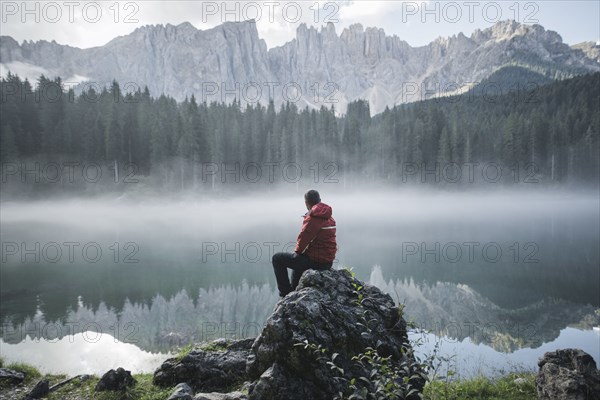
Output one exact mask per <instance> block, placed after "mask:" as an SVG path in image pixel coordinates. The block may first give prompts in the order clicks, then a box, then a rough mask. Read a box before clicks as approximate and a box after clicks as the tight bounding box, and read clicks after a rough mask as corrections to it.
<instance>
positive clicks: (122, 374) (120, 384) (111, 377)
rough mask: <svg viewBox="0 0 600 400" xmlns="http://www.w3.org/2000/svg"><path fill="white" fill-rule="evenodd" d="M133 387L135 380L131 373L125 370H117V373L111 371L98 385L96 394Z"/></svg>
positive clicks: (103, 376)
mask: <svg viewBox="0 0 600 400" xmlns="http://www.w3.org/2000/svg"><path fill="white" fill-rule="evenodd" d="M133 385H135V379H133V377H132V376H131V372H130V371H125V370H124V369H123V368H117V370H116V371H115V370H114V369H111V370H110V371H108V372H107V373H105V374H104V375H102V378H100V380H99V381H98V383H97V384H96V392H102V391H107V390H111V391H120V390H125V389H126V388H127V387H129V386H133Z"/></svg>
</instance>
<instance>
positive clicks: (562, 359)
mask: <svg viewBox="0 0 600 400" xmlns="http://www.w3.org/2000/svg"><path fill="white" fill-rule="evenodd" d="M538 366H539V367H540V371H539V372H538V375H537V377H536V387H537V394H538V399H540V400H554V399H562V400H600V371H598V369H597V368H596V362H595V361H594V359H593V358H592V356H590V355H589V354H587V353H586V352H584V351H583V350H579V349H565V350H557V351H554V352H549V353H546V354H544V357H542V359H541V360H540V361H539V362H538Z"/></svg>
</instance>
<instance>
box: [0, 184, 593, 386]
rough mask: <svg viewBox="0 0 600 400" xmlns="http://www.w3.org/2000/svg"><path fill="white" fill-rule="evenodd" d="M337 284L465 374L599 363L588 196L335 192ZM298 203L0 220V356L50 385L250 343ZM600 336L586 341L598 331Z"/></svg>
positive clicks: (49, 204)
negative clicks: (351, 275) (343, 281)
mask: <svg viewBox="0 0 600 400" xmlns="http://www.w3.org/2000/svg"><path fill="white" fill-rule="evenodd" d="M322 195H323V199H324V201H325V202H326V203H328V204H330V205H331V206H332V207H333V210H334V217H335V218H336V221H337V222H338V244H339V252H338V256H337V260H336V262H335V268H343V267H351V268H353V270H354V271H355V272H356V273H357V276H358V277H359V278H360V279H363V280H365V281H367V282H369V283H371V284H373V285H376V286H378V287H379V288H381V289H382V290H384V291H386V292H387V293H389V294H390V295H391V296H392V297H393V298H394V299H395V300H396V301H399V302H403V303H406V308H405V314H406V316H407V318H410V319H411V320H413V321H414V323H415V324H416V325H417V326H418V327H420V328H423V329H426V330H427V331H428V332H429V333H418V332H415V333H413V334H412V337H413V339H415V340H416V341H418V342H419V343H421V344H420V345H419V346H418V349H419V350H418V351H419V352H420V353H422V354H426V353H428V352H430V351H431V350H432V349H433V347H434V345H435V343H438V342H439V343H440V345H441V350H442V353H443V354H445V355H449V356H452V355H454V358H453V363H454V365H453V368H454V369H456V370H458V371H459V372H460V373H461V374H464V375H472V374H475V373H478V372H483V373H486V374H494V373H499V372H501V371H502V370H503V369H504V370H507V369H508V370H510V369H511V368H515V367H518V368H535V366H536V362H537V360H538V358H539V357H540V356H541V355H542V354H543V353H544V352H545V351H552V350H555V349H557V348H564V347H578V348H582V349H583V350H585V351H587V352H588V353H590V354H591V355H592V356H593V357H594V358H595V359H596V362H597V363H599V364H600V332H599V331H598V330H597V327H598V326H599V325H600V323H599V319H600V315H599V311H598V310H599V309H600V298H599V297H600V272H599V264H600V263H599V246H598V243H599V242H600V237H599V236H600V233H599V230H600V222H599V218H600V215H599V213H600V211H599V210H600V204H599V199H598V195H597V193H593V192H592V193H569V192H556V191H544V192H523V191H496V192H493V193H467V194H464V193H463V194H459V193H441V192H432V193H425V192H406V191H387V192H381V193H377V194H370V195H365V194H330V195H329V196H327V193H326V192H322ZM303 207H304V205H303V201H302V197H301V194H299V193H293V194H291V195H290V194H288V195H285V196H281V195H276V194H270V195H264V196H247V197H236V198H230V199H217V198H210V199H200V198H198V199H189V200H171V201H166V200H144V201H142V202H140V201H139V200H135V201H133V200H131V199H127V198H120V199H116V200H114V199H111V200H67V201H45V202H42V201H39V202H29V203H25V202H5V203H2V205H1V209H0V211H1V219H2V224H1V236H2V264H1V269H0V278H1V279H0V289H1V294H0V320H1V321H2V324H3V325H2V337H1V339H0V354H1V355H2V357H4V358H5V359H6V360H7V361H11V360H18V361H24V362H28V363H31V364H34V365H37V366H38V367H40V369H42V370H43V371H47V372H65V373H69V374H75V373H82V372H87V373H103V372H105V371H106V370H107V369H110V368H114V367H117V366H122V367H125V368H128V369H131V370H133V371H136V372H141V371H153V370H154V369H155V368H156V367H157V366H158V365H159V364H160V363H161V362H162V361H163V360H164V359H165V358H166V357H168V355H169V353H170V352H172V351H175V350H176V348H177V347H178V346H182V345H186V344H188V343H189V342H190V341H198V340H207V339H212V338H216V337H232V338H242V337H253V336H256V335H257V334H258V332H259V331H260V329H261V327H262V325H263V324H264V322H265V321H266V319H267V317H268V316H269V314H270V313H271V311H272V310H273V307H274V305H275V303H276V302H277V300H278V296H277V289H276V287H275V279H274V276H273V273H272V267H271V264H270V258H271V255H272V254H273V252H277V251H282V250H289V251H291V250H292V249H293V245H294V241H295V238H296V236H297V234H298V231H299V229H300V226H301V222H302V219H301V215H302V214H303V213H304V212H305V210H304V209H303ZM595 328H596V329H595Z"/></svg>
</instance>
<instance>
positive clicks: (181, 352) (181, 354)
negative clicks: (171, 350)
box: [174, 343, 194, 362]
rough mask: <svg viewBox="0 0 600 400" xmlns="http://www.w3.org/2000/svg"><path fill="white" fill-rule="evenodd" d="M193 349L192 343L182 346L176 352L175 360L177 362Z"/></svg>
mask: <svg viewBox="0 0 600 400" xmlns="http://www.w3.org/2000/svg"><path fill="white" fill-rule="evenodd" d="M193 349H194V344H193V343H190V344H188V345H187V346H184V347H182V348H181V349H180V350H179V351H178V352H177V354H176V355H175V357H174V358H175V359H176V360H177V362H179V361H181V360H183V357H185V356H187V355H188V354H190V352H191V351H192V350H193Z"/></svg>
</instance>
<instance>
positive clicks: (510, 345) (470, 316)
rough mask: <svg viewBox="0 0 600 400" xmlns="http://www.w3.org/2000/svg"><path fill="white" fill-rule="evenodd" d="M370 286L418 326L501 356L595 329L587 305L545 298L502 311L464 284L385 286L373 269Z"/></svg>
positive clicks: (378, 270) (397, 283) (592, 313)
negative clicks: (565, 333)
mask: <svg viewBox="0 0 600 400" xmlns="http://www.w3.org/2000/svg"><path fill="white" fill-rule="evenodd" d="M369 282H370V283H371V284H373V285H376V286H378V287H379V288H381V289H382V290H384V291H386V292H387V293H389V294H390V295H391V296H392V297H393V298H395V299H396V300H399V301H400V302H404V303H405V304H406V307H405V313H406V314H407V316H408V317H409V318H411V319H412V320H414V322H415V323H416V325H417V326H418V327H421V328H423V329H427V330H431V331H433V333H436V334H438V335H443V336H447V337H450V338H452V339H457V340H463V339H465V338H467V337H469V338H470V339H471V341H473V342H474V343H477V344H479V343H483V344H487V345H489V346H491V347H492V348H494V349H495V350H497V351H500V352H504V353H510V352H513V351H515V350H518V349H520V348H536V347H539V346H541V345H542V344H543V343H546V342H550V341H552V340H554V339H556V338H557V337H558V335H559V333H560V331H561V330H562V329H564V328H565V327H567V326H570V325H578V326H579V327H580V328H583V329H591V328H592V326H591V325H592V324H594V323H595V324H596V325H598V324H599V321H598V316H596V313H595V308H594V307H593V306H592V305H581V304H576V303H573V302H570V301H565V300H560V299H550V298H546V299H544V300H541V301H537V302H534V303H531V304H529V305H527V306H525V307H522V308H517V309H506V308H501V307H499V306H498V305H496V304H494V303H493V302H491V301H490V300H489V299H487V298H486V297H484V296H482V295H481V294H479V293H477V292H476V291H474V290H473V289H472V288H471V287H469V286H467V285H464V284H458V285H457V284H453V283H448V282H436V283H433V284H416V283H415V282H414V281H413V280H412V279H410V280H403V281H402V280H396V281H394V280H389V281H386V280H385V278H384V277H383V274H382V270H381V268H380V267H378V266H376V267H375V268H373V270H372V272H371V277H370V279H369Z"/></svg>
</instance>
